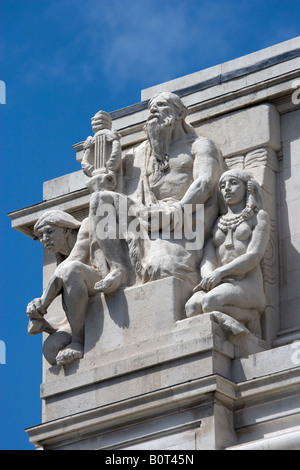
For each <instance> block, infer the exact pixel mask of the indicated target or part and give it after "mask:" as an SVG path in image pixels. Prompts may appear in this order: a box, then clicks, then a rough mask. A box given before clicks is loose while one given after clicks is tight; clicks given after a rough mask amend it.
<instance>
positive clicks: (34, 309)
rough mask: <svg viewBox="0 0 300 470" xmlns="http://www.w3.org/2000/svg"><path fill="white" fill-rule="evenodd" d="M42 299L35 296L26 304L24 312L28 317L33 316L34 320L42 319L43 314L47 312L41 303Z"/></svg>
mask: <svg viewBox="0 0 300 470" xmlns="http://www.w3.org/2000/svg"><path fill="white" fill-rule="evenodd" d="M43 303H44V301H43V299H40V298H37V299H33V300H32V301H31V302H29V304H28V305H27V309H26V313H27V315H28V316H29V317H30V318H35V319H36V320H42V318H43V316H44V315H45V314H46V313H47V310H46V308H45V307H44V305H43Z"/></svg>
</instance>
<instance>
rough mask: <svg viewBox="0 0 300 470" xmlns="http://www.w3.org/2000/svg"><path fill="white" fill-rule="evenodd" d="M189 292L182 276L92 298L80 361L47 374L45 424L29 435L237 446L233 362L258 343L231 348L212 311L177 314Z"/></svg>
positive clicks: (82, 441)
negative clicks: (181, 279)
mask: <svg viewBox="0 0 300 470" xmlns="http://www.w3.org/2000/svg"><path fill="white" fill-rule="evenodd" d="M189 295H190V288H189V286H188V285H187V284H185V283H184V282H183V281H179V280H177V279H175V278H166V279H164V280H161V281H155V282H152V283H149V284H147V285H143V286H136V287H132V288H127V289H125V290H124V291H121V292H119V293H117V294H115V295H113V296H107V297H106V298H105V297H104V296H103V297H101V296H100V295H97V296H96V297H94V298H92V299H91V302H90V306H89V309H88V313H87V319H86V346H85V348H86V350H85V355H84V358H83V359H81V360H80V361H75V362H74V363H73V364H71V365H70V366H69V367H65V368H64V369H63V368H60V367H59V366H52V367H49V369H48V370H47V372H46V379H45V383H44V384H43V385H42V388H41V396H42V398H43V400H44V422H43V424H41V425H40V426H37V427H35V428H31V429H29V430H28V431H27V432H28V433H29V435H30V436H31V441H32V442H34V443H35V444H37V445H41V446H43V447H44V448H45V449H58V448H62V449H76V448H80V449H84V448H86V449H143V448H144V449H222V448H225V447H227V446H232V445H234V444H235V443H236V438H235V432H234V426H233V404H234V400H235V393H236V392H235V384H234V382H232V381H231V378H232V377H231V375H232V372H231V369H232V367H231V364H232V359H233V358H234V357H235V356H236V355H237V354H240V355H243V351H244V352H245V350H246V349H247V348H248V349H249V348H252V352H253V351H254V349H255V348H256V352H258V351H262V350H264V347H263V346H264V342H260V341H257V340H251V339H249V338H248V339H247V338H246V337H245V335H243V334H242V335H241V336H242V337H244V339H240V344H238V343H237V342H238V340H237V338H235V342H236V344H235V345H234V344H233V343H232V342H231V341H230V337H228V338H227V339H226V337H225V335H224V332H223V330H222V328H221V326H220V325H219V324H218V323H216V322H215V321H214V319H213V316H212V315H210V314H207V315H198V316H195V317H193V318H190V319H182V318H183V312H184V309H183V307H184V303H185V301H186V299H187V298H188V296H189ZM129 326H130V328H129ZM241 351H242V352H241Z"/></svg>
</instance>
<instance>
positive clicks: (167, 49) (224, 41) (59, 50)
mask: <svg viewBox="0 0 300 470" xmlns="http://www.w3.org/2000/svg"><path fill="white" fill-rule="evenodd" d="M299 35H300V2H299V0H251V1H249V0H247V1H244V0H240V1H239V2H237V1H236V0H0V60H1V68H0V70H1V72H0V80H3V81H4V82H5V84H6V104H1V105H0V129H1V160H2V163H3V165H2V167H1V169H2V171H1V202H2V204H1V207H2V209H1V218H0V221H1V248H2V261H3V262H2V267H1V310H0V312H1V317H0V340H1V341H4V342H5V345H6V364H0V449H2V450H8V449H17V450H22V449H25V450H26V449H28V450H30V449H33V448H34V447H33V446H32V445H30V444H29V442H28V438H27V435H26V434H25V432H24V428H26V427H30V426H33V425H36V424H39V423H40V422H41V400H40V398H39V386H40V383H41V381H42V371H41V363H42V361H41V354H42V353H41V335H39V336H36V337H31V336H29V335H27V323H28V319H27V317H26V313H25V311H26V305H27V303H28V302H29V301H30V300H31V299H32V298H34V297H38V296H40V295H41V293H42V247H41V246H40V244H39V243H38V242H34V241H32V240H31V239H30V238H29V237H26V236H25V235H23V234H21V233H19V232H17V231H15V230H13V229H11V227H10V219H9V217H8V216H7V213H8V212H11V211H14V210H17V209H21V208H23V207H26V206H30V205H32V204H35V203H37V202H40V201H41V200H42V187H43V181H46V180H49V179H52V178H56V177H58V176H61V175H64V174H66V173H70V172H73V171H77V170H79V169H80V166H79V164H78V163H77V162H76V159H75V151H74V150H73V149H72V145H73V144H75V143H77V142H79V141H81V140H83V139H85V138H86V136H88V135H90V133H91V129H90V118H91V117H92V116H93V115H94V114H95V113H96V112H97V111H99V110H100V109H104V110H106V111H108V112H110V111H113V110H116V109H119V108H122V107H124V106H128V105H131V104H134V103H137V102H139V101H140V91H141V89H144V88H147V87H150V86H153V85H156V84H159V83H161V82H164V81H167V80H171V79H174V78H177V77H180V76H183V75H187V74H190V73H193V72H197V71H199V70H202V69H205V68H207V67H210V66H213V65H217V64H220V63H222V62H226V61H228V60H231V59H235V58H237V57H240V56H242V55H245V54H248V53H251V52H255V51H257V50H259V49H262V48H265V47H268V46H272V45H274V44H277V43H279V42H282V41H286V40H288V39H291V38H293V37H296V36H299Z"/></svg>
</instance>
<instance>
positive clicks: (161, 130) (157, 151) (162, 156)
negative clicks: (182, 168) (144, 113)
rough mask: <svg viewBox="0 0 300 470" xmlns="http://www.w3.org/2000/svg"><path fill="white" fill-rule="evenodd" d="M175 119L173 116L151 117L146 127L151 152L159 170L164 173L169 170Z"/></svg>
mask: <svg viewBox="0 0 300 470" xmlns="http://www.w3.org/2000/svg"><path fill="white" fill-rule="evenodd" d="M174 121H175V118H174V117H173V116H166V117H162V116H158V115H155V116H149V118H148V120H147V124H146V126H145V130H146V133H147V135H148V140H149V143H150V147H151V151H152V154H153V156H154V157H155V159H156V161H157V167H158V168H157V169H158V170H160V171H164V170H166V169H167V168H168V166H169V165H168V162H169V148H170V143H171V137H172V131H173V127H174Z"/></svg>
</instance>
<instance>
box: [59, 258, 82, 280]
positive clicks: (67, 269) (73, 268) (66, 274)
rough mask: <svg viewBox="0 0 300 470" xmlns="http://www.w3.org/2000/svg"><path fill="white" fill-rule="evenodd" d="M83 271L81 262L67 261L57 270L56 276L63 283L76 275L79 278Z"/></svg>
mask: <svg viewBox="0 0 300 470" xmlns="http://www.w3.org/2000/svg"><path fill="white" fill-rule="evenodd" d="M81 271H82V263H81V262H80V261H66V262H64V263H63V264H62V265H61V266H58V267H57V268H56V271H55V274H56V276H57V277H59V278H61V279H62V281H63V282H66V281H68V280H69V279H70V278H71V277H73V276H74V275H75V276H79V275H80V272H81Z"/></svg>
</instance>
